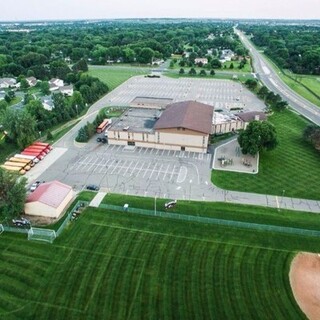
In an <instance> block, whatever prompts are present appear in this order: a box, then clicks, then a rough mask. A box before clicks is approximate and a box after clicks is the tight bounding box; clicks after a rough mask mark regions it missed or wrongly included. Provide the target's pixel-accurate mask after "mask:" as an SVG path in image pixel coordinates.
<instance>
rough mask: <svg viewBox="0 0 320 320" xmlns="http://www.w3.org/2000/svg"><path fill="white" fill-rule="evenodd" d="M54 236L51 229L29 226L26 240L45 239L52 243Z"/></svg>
mask: <svg viewBox="0 0 320 320" xmlns="http://www.w3.org/2000/svg"><path fill="white" fill-rule="evenodd" d="M56 237H57V235H56V232H55V231H54V230H51V229H43V228H30V229H29V232H28V240H36V241H45V242H50V243H52V242H53V241H54V239H55V238H56Z"/></svg>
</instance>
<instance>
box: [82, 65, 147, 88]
mask: <svg viewBox="0 0 320 320" xmlns="http://www.w3.org/2000/svg"><path fill="white" fill-rule="evenodd" d="M149 72H150V69H149V68H139V67H129V66H128V67H121V66H119V67H94V68H93V67H90V66H89V72H88V73H89V75H90V76H93V77H97V78H99V79H100V80H101V81H103V82H104V83H106V84H107V85H108V87H109V90H110V91H111V90H113V89H114V88H116V87H118V86H119V85H120V84H122V83H123V82H125V81H127V80H128V79H130V78H131V77H133V76H138V75H145V74H148V73H149Z"/></svg>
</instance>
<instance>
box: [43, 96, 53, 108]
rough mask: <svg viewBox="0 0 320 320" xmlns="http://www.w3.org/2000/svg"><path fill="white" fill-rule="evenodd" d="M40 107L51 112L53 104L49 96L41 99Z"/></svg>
mask: <svg viewBox="0 0 320 320" xmlns="http://www.w3.org/2000/svg"><path fill="white" fill-rule="evenodd" d="M41 102H42V106H43V108H44V109H46V110H48V111H51V110H52V109H53V108H54V104H53V101H52V98H51V96H45V97H42V98H41Z"/></svg>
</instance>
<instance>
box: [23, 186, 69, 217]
mask: <svg viewBox="0 0 320 320" xmlns="http://www.w3.org/2000/svg"><path fill="white" fill-rule="evenodd" d="M72 198H73V190H72V188H71V187H70V186H68V185H66V184H63V183H61V182H59V181H57V180H55V181H51V182H46V183H43V184H41V185H40V186H39V187H38V188H37V189H36V190H35V191H34V192H33V193H31V194H30V195H29V196H28V197H27V200H26V203H25V213H26V214H28V215H34V216H42V217H49V218H58V217H59V216H60V215H61V214H62V212H63V211H64V210H65V209H66V208H67V206H68V204H69V203H70V201H71V200H72Z"/></svg>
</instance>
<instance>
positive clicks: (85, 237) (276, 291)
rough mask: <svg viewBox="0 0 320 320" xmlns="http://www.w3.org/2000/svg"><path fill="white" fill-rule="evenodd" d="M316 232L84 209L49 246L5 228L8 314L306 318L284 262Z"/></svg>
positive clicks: (310, 247) (3, 303)
mask: <svg viewBox="0 0 320 320" xmlns="http://www.w3.org/2000/svg"><path fill="white" fill-rule="evenodd" d="M319 247H320V246H319V240H318V239H314V238H311V237H302V236H290V235H280V234H272V233H264V232H254V233H253V232H248V231H243V230H240V229H233V228H225V227H215V226H208V225H205V224H197V223H188V222H182V221H174V220H166V219H161V218H153V217H145V216H139V215H135V216H133V215H132V214H125V213H120V212H116V213H114V212H108V211H105V210H103V209H93V208H88V209H86V211H85V212H84V213H83V215H82V216H81V217H80V218H79V219H78V220H77V221H76V222H75V223H74V224H72V225H71V226H70V227H69V228H67V229H66V231H65V232H64V233H63V234H62V236H61V237H60V238H58V239H56V241H55V242H54V244H52V245H48V244H42V243H38V242H28V241H26V240H25V238H24V237H23V236H16V235H13V234H8V233H3V234H2V235H1V242H0V248H1V256H2V259H1V262H0V272H1V280H0V282H1V299H0V317H1V318H3V319H6V320H7V319H9V320H11V319H12V320H13V319H59V320H60V319H112V320H113V319H186V320H187V319H192V320H194V319H305V317H304V316H303V314H302V313H301V311H300V310H299V308H298V306H297V304H296V303H295V301H294V298H293V295H292V293H291V290H290V285H289V280H288V270H289V266H290V262H291V259H292V258H293V256H294V253H295V251H297V250H305V251H319Z"/></svg>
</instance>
